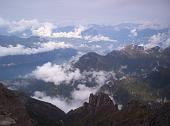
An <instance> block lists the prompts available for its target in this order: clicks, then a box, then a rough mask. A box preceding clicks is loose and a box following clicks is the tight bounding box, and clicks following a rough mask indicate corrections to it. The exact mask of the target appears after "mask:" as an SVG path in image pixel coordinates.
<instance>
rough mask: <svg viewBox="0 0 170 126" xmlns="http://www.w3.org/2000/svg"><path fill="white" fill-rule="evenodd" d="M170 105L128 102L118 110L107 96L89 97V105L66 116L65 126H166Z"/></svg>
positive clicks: (169, 121)
mask: <svg viewBox="0 0 170 126" xmlns="http://www.w3.org/2000/svg"><path fill="white" fill-rule="evenodd" d="M169 110H170V104H169V103H163V104H154V103H152V104H147V103H141V102H139V101H134V100H133V101H129V102H128V104H126V106H124V107H123V108H122V109H121V110H118V106H117V105H114V104H113V102H112V100H111V99H110V98H109V97H108V95H106V94H103V93H100V94H96V95H93V94H91V95H90V97H89V103H84V105H83V106H82V107H80V108H78V109H75V110H72V111H70V112H69V113H67V115H66V119H65V121H64V122H65V123H66V126H87V125H88V126H158V125H159V126H168V125H169V124H170V120H169V119H168V118H169V117H170V114H169V112H168V111H169Z"/></svg>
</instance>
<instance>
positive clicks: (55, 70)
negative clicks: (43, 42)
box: [32, 62, 81, 85]
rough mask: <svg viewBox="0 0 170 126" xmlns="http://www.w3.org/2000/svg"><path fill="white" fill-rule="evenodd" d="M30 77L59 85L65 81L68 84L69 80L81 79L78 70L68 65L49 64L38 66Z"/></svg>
mask: <svg viewBox="0 0 170 126" xmlns="http://www.w3.org/2000/svg"><path fill="white" fill-rule="evenodd" d="M32 75H33V76H35V77H36V78H37V79H42V80H44V81H45V82H54V83H55V84H56V85H59V84H60V83H61V82H63V81H65V82H66V83H69V82H70V81H71V80H73V79H74V80H78V79H80V78H81V74H80V71H79V69H72V68H71V66H70V65H67V64H64V65H56V64H52V63H50V62H48V63H46V64H44V65H43V66H38V67H37V69H36V70H34V71H33V72H32Z"/></svg>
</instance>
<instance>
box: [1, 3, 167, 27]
mask: <svg viewBox="0 0 170 126" xmlns="http://www.w3.org/2000/svg"><path fill="white" fill-rule="evenodd" d="M0 17H2V18H5V19H8V20H20V19H38V20H40V21H52V22H55V23H58V24H92V23H95V24H115V23H122V22H143V21H150V22H154V23H164V24H165V23H169V22H170V0H0Z"/></svg>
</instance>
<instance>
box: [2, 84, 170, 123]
mask: <svg viewBox="0 0 170 126" xmlns="http://www.w3.org/2000/svg"><path fill="white" fill-rule="evenodd" d="M169 111H170V103H169V102H166V103H164V102H162V103H150V104H148V103H141V102H139V101H134V100H132V101H129V102H128V104H126V106H124V107H123V108H121V109H120V108H119V107H118V105H116V104H114V103H113V101H112V100H111V99H110V97H109V96H108V95H107V94H104V93H98V94H95V95H93V94H90V97H89V102H88V103H87V102H85V103H84V104H83V106H81V107H79V108H77V109H75V110H71V111H70V112H68V113H66V114H65V113H64V112H63V111H62V110H60V109H58V108H57V107H55V106H53V105H51V104H49V103H46V102H42V101H38V100H35V99H33V98H30V97H28V96H26V95H24V94H23V93H19V92H16V91H11V90H9V89H6V88H5V87H4V86H3V85H2V84H0V125H1V126H23V125H24V126H49V125H50V126H87V125H88V126H108V125H110V126H132V125H135V126H169V124H170V120H169V118H170V113H169Z"/></svg>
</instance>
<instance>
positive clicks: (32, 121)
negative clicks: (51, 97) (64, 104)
mask: <svg viewBox="0 0 170 126" xmlns="http://www.w3.org/2000/svg"><path fill="white" fill-rule="evenodd" d="M64 116H65V113H64V112H63V111H62V110H60V109H59V108H57V107H55V106H54V105H52V104H49V103H46V102H42V101H38V100H36V99H33V98H30V97H28V96H25V95H24V94H22V93H17V92H14V91H11V90H8V89H6V88H5V87H4V86H3V85H2V84H0V126H49V125H50V126H61V125H62V119H63V118H64Z"/></svg>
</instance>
